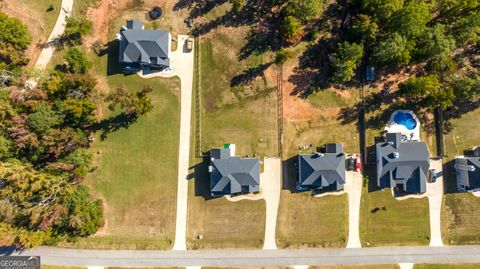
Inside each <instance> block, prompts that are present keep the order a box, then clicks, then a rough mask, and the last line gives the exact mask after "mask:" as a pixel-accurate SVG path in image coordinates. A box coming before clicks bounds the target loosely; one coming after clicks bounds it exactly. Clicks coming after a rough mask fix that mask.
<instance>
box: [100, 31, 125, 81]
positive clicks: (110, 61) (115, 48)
mask: <svg viewBox="0 0 480 269" xmlns="http://www.w3.org/2000/svg"><path fill="white" fill-rule="evenodd" d="M119 49H120V42H119V41H118V40H117V39H114V40H112V41H110V42H108V43H107V45H106V46H105V48H103V49H102V50H101V51H100V53H99V54H98V56H100V57H102V56H104V55H105V54H106V55H107V76H113V75H117V74H123V72H122V67H121V65H120V62H119Z"/></svg>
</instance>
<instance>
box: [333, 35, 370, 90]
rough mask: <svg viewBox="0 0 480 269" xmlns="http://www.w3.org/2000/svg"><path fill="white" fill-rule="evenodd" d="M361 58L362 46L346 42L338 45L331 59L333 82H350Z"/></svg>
mask: <svg viewBox="0 0 480 269" xmlns="http://www.w3.org/2000/svg"><path fill="white" fill-rule="evenodd" d="M362 57H363V45H361V44H356V43H348V42H343V43H340V44H338V49H337V51H336V52H335V53H334V54H333V55H332V57H331V62H332V66H333V69H334V74H333V78H332V80H333V82H335V83H345V82H347V81H349V80H351V79H352V78H353V76H354V75H355V70H356V69H357V67H358V65H359V64H360V63H361V60H362Z"/></svg>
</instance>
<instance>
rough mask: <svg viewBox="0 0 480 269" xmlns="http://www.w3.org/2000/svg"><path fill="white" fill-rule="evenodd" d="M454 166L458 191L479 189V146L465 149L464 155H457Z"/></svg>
mask: <svg viewBox="0 0 480 269" xmlns="http://www.w3.org/2000/svg"><path fill="white" fill-rule="evenodd" d="M454 167H455V172H456V174H457V189H458V190H459V191H478V190H480V147H476V148H473V149H472V150H468V151H465V153H464V156H457V157H456V158H455V166H454Z"/></svg>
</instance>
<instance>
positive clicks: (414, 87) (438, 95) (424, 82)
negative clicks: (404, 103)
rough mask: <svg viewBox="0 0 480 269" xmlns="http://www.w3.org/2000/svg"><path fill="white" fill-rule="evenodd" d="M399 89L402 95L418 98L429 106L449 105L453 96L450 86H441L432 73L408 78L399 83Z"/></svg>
mask: <svg viewBox="0 0 480 269" xmlns="http://www.w3.org/2000/svg"><path fill="white" fill-rule="evenodd" d="M399 91H400V94H402V95H403V96H406V97H415V98H420V99H421V100H422V102H423V104H424V105H425V106H426V107H430V108H433V107H436V106H438V105H440V106H441V107H443V108H446V107H449V106H451V105H452V100H453V99H454V98H455V96H454V94H453V90H452V88H450V87H443V85H442V83H441V82H440V81H439V80H438V78H437V77H436V76H434V75H429V76H425V77H412V78H409V79H407V80H406V81H405V82H403V83H401V84H400V85H399Z"/></svg>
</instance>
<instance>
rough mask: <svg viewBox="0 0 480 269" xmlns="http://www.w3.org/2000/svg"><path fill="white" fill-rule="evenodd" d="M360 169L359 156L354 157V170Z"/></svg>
mask: <svg viewBox="0 0 480 269" xmlns="http://www.w3.org/2000/svg"><path fill="white" fill-rule="evenodd" d="M361 170H362V161H361V160H360V157H358V156H357V157H356V158H355V172H358V171H361Z"/></svg>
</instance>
